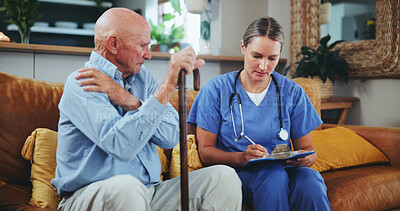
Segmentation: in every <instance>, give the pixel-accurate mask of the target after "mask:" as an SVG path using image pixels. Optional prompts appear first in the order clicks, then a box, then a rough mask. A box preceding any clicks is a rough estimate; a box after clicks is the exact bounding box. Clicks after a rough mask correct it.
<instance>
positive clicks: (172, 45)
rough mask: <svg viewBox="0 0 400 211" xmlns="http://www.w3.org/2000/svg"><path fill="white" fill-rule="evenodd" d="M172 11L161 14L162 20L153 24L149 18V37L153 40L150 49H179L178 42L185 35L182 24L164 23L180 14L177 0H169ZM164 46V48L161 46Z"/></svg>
mask: <svg viewBox="0 0 400 211" xmlns="http://www.w3.org/2000/svg"><path fill="white" fill-rule="evenodd" d="M169 2H170V3H171V6H172V8H173V9H174V12H173V13H167V14H164V15H163V21H162V22H161V23H159V24H157V25H155V24H154V23H153V22H152V21H151V20H149V25H150V29H151V34H150V37H151V39H152V40H153V41H154V45H153V46H152V50H154V49H155V48H159V50H160V51H168V50H169V49H173V50H174V51H178V50H179V42H180V41H181V40H182V39H183V37H184V36H185V32H184V29H183V25H181V26H177V25H176V24H175V23H173V24H172V26H171V27H167V26H166V23H168V22H170V21H174V19H175V18H176V17H177V16H178V15H181V6H180V1H179V0H170V1H169ZM163 47H164V48H165V49H164V50H163V49H162V48H163Z"/></svg>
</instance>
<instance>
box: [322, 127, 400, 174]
mask: <svg viewBox="0 0 400 211" xmlns="http://www.w3.org/2000/svg"><path fill="white" fill-rule="evenodd" d="M336 126H337V125H336V124H323V129H325V128H331V127H336ZM341 126H343V127H346V128H349V129H351V130H353V131H354V132H356V133H357V134H358V135H360V136H362V137H364V138H365V139H367V140H368V141H369V142H371V143H372V144H373V145H375V146H376V147H377V148H379V149H380V150H381V151H382V152H383V153H385V154H386V156H388V158H389V160H390V165H392V166H398V167H400V128H397V127H369V126H356V125H341Z"/></svg>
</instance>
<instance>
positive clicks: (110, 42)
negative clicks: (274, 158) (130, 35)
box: [106, 36, 119, 54]
mask: <svg viewBox="0 0 400 211" xmlns="http://www.w3.org/2000/svg"><path fill="white" fill-rule="evenodd" d="M118 44H119V43H118V40H117V37H116V36H109V37H107V40H106V48H107V50H108V52H110V53H111V54H117V52H118V51H117V49H118V47H119V46H118Z"/></svg>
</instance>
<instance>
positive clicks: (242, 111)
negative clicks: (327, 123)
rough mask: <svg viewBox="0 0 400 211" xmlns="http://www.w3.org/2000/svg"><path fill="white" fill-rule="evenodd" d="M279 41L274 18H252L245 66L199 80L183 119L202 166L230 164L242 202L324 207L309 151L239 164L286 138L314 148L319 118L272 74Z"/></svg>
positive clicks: (295, 89) (301, 95) (262, 206)
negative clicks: (201, 83)
mask: <svg viewBox="0 0 400 211" xmlns="http://www.w3.org/2000/svg"><path fill="white" fill-rule="evenodd" d="M283 40H284V36H283V29H282V27H281V26H280V25H279V23H278V22H277V21H276V20H275V19H274V18H271V17H261V18H259V19H257V20H255V21H254V22H253V23H251V24H250V25H249V26H248V28H247V29H246V31H245V33H244V36H243V40H242V41H241V43H240V47H241V51H242V54H243V56H244V68H243V69H242V70H239V71H233V72H230V73H227V74H224V75H220V76H218V77H216V78H214V79H212V80H210V81H209V82H208V83H207V84H205V86H204V87H203V88H202V90H201V91H200V93H199V94H198V95H197V97H196V100H195V101H194V104H193V106H192V108H191V111H190V114H189V117H188V122H189V123H190V124H191V125H192V126H195V127H196V129H197V130H196V137H197V139H198V144H199V147H198V148H199V149H198V150H199V154H200V158H201V161H202V162H203V164H204V165H206V166H210V165H216V164H225V165H229V166H231V167H234V168H235V169H236V172H237V174H238V175H239V177H240V179H241V181H242V193H243V202H244V203H246V204H248V205H250V206H251V207H252V208H253V209H254V210H308V211H309V210H330V206H329V201H328V198H327V195H326V186H325V184H324V180H323V178H322V176H321V175H320V174H319V173H318V172H317V171H314V170H313V169H311V168H309V167H310V166H311V165H312V164H313V163H314V162H315V161H316V159H317V155H316V154H311V155H308V156H306V157H304V158H298V159H297V160H288V161H284V162H283V161H271V162H263V163H261V164H256V165H248V166H245V165H246V164H247V163H248V162H249V160H250V159H255V158H262V156H263V155H267V154H270V153H271V152H272V150H273V149H274V148H275V146H276V145H278V144H287V145H288V146H289V147H290V146H291V144H290V140H292V143H293V147H294V150H299V151H302V150H305V151H315V149H314V146H313V143H312V139H311V135H310V132H311V131H312V130H314V129H315V128H316V127H318V126H319V125H321V124H322V121H321V118H320V117H319V115H318V113H317V111H316V110H315V109H314V106H313V105H312V104H311V102H310V100H309V99H308V97H307V95H306V94H305V92H304V90H303V89H302V88H301V87H300V86H299V85H298V84H296V83H295V82H293V81H291V80H289V79H287V78H286V77H284V76H282V75H280V74H279V73H276V72H274V69H275V67H276V66H277V64H278V61H279V58H280V54H281V51H282V47H283ZM230 108H231V109H230ZM278 134H279V135H278Z"/></svg>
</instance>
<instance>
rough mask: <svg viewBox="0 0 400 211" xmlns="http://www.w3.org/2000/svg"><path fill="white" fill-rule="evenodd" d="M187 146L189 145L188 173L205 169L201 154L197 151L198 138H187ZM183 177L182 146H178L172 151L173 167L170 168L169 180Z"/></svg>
mask: <svg viewBox="0 0 400 211" xmlns="http://www.w3.org/2000/svg"><path fill="white" fill-rule="evenodd" d="M187 145H188V154H187V160H188V172H192V171H195V170H197V169H201V168H203V165H202V164H201V161H200V158H199V154H198V151H197V145H196V138H195V136H194V135H188V136H187ZM180 175H181V154H180V145H179V144H178V145H176V146H175V147H174V149H173V150H172V155H171V165H170V167H169V178H170V179H172V178H174V177H179V176H180Z"/></svg>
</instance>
